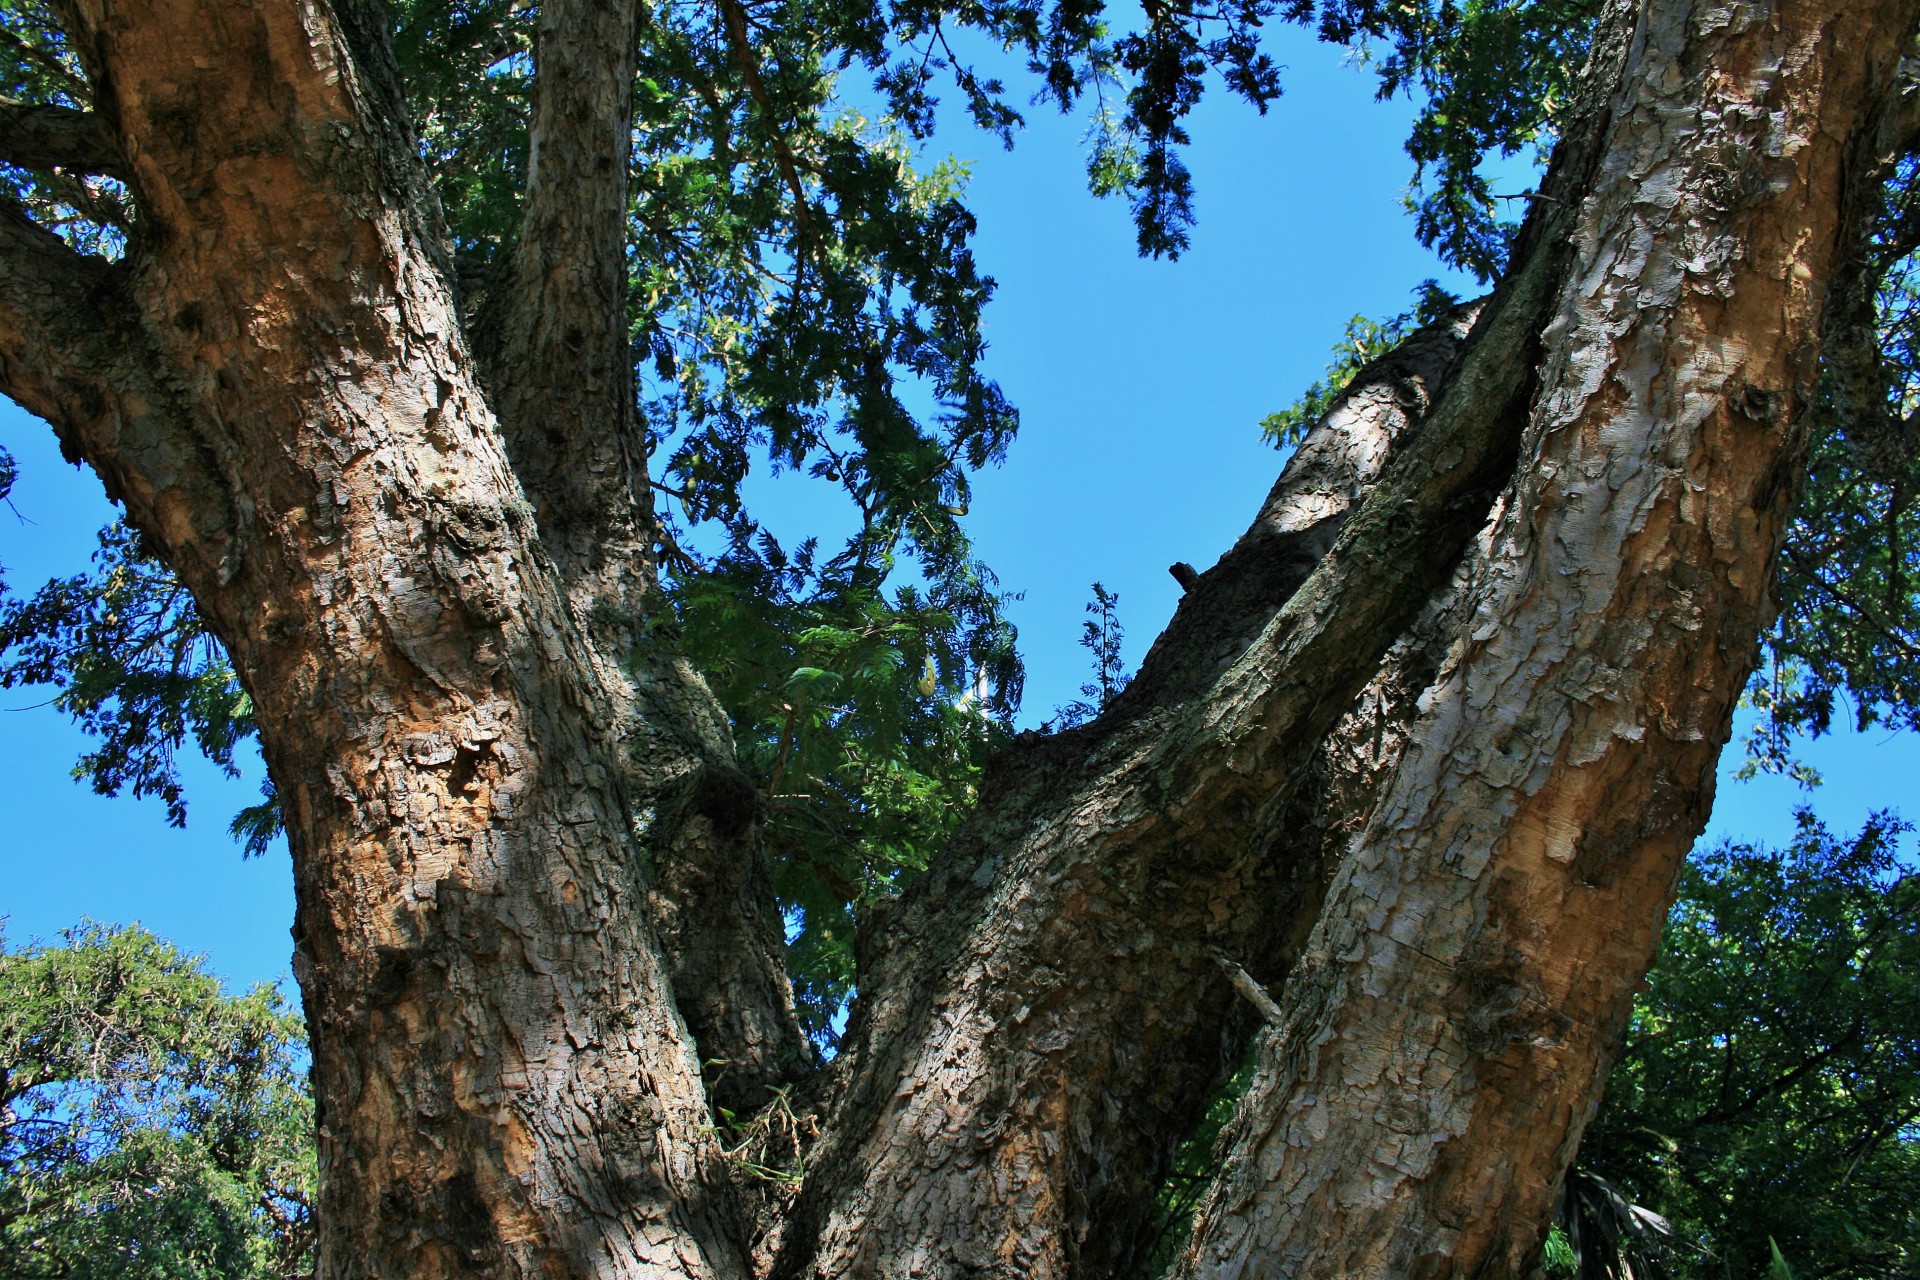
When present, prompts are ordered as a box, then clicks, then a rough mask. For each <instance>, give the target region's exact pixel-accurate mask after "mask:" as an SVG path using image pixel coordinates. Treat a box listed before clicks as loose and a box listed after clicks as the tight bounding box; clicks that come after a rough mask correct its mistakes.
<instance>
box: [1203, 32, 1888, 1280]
mask: <svg viewBox="0 0 1920 1280" xmlns="http://www.w3.org/2000/svg"><path fill="white" fill-rule="evenodd" d="M1615 12H1617V13H1626V14H1629V15H1633V16H1636V17H1637V19H1638V21H1637V29H1636V31H1635V33H1634V38H1633V41H1632V44H1631V50H1632V53H1631V57H1630V60H1629V61H1628V63H1627V64H1626V69H1625V74H1624V79H1623V82H1622V87H1621V90H1620V92H1619V94H1618V95H1617V97H1616V99H1615V103H1614V110H1613V113H1612V119H1611V122H1610V127H1609V132H1608V135H1607V138H1606V148H1607V149H1606V154H1605V158H1604V160H1603V162H1602V164H1601V166H1600V170H1599V175H1598V180H1597V181H1596V183H1595V185H1594V186H1593V188H1592V190H1591V191H1590V192H1588V193H1587V196H1586V198H1585V200H1583V202H1582V206H1581V219H1580V225H1579V228H1578V231H1577V233H1576V238H1575V243H1576V244H1577V246H1578V257H1577V260H1576V261H1575V262H1574V264H1573V265H1572V268H1571V270H1569V271H1568V272H1567V274H1566V280H1565V284H1564V285H1563V286H1562V291H1561V293H1560V297H1559V301H1558V304H1557V307H1556V312H1557V318H1556V320H1555V323H1554V330H1553V332H1554V339H1553V342H1552V346H1551V350H1552V358H1551V360H1550V362H1549V364H1548V366H1547V368H1546V370H1545V371H1544V377H1543V381H1544V385H1543V387H1542V391H1541V395H1540V397H1539V399H1538V400H1537V401H1536V405H1535V409H1534V413H1533V420H1532V422H1531V425H1530V427H1529V431H1528V438H1527V450H1526V463H1525V465H1524V466H1523V467H1522V469H1521V470H1520V471H1519V472H1518V473H1517V475H1516V478H1515V481H1514V484H1513V486H1512V487H1511V489H1510V490H1509V491H1508V493H1507V494H1506V496H1505V497H1504V499H1503V501H1502V504H1501V506H1500V508H1499V515H1498V518H1497V520H1496V521H1495V522H1494V524H1493V525H1492V527H1491V529H1490V530H1489V533H1488V536H1487V538H1486V540H1485V542H1484V543H1483V545H1482V548H1481V550H1480V552H1479V553H1478V555H1477V556H1476V560H1475V563H1474V565H1473V566H1472V568H1471V571H1470V572H1469V574H1468V580H1469V581H1470V582H1471V583H1472V588H1471V592H1470V596H1469V601H1468V603H1469V609H1470V612H1469V622H1468V629H1467V631H1466V632H1465V633H1464V634H1463V636H1462V637H1461V641H1460V642H1459V643H1458V644H1457V645H1456V646H1455V648H1454V650H1453V652H1452V654H1451V656H1450V658H1449V661H1448V664H1447V666H1446V667H1445V668H1444V669H1443V670H1442V672H1441V673H1440V676H1439V678H1438V679H1437V680H1436V681H1435V682H1434V684H1433V686H1432V687H1431V688H1430V689H1429V690H1428V691H1427V692H1426V694H1425V695H1424V697H1423V699H1422V702H1423V704H1424V706H1425V708H1426V709H1425V712H1424V714H1423V716H1422V719H1421V721H1420V723H1419V724H1418V725H1417V726H1416V727H1415V729H1414V731H1413V742H1412V744H1411V745H1410V747H1409V748H1408V749H1407V751H1406V752H1405V754H1404V755H1403V756H1402V758H1401V760H1400V762H1399V764H1398V767H1397V768H1396V769H1395V771H1394V773H1393V775H1392V777H1391V779H1390V780H1389V781H1388V784H1387V786H1386V788H1385V794H1384V797H1383V800H1382V803H1381V804H1380V806H1379V808H1378V809H1377V811H1376V813H1375V816H1374V818H1373V820H1372V821H1371V822H1370V823H1369V825H1368V827H1367V828H1366V830H1365V831H1364V832H1363V833H1362V835H1361V836H1360V837H1359V838H1358V839H1356V841H1355V843H1354V845H1353V849H1352V853H1351V856H1350V857H1349V858H1348V860H1347V861H1346V863H1345V864H1344V865H1343V866H1342V867H1341V869H1340V872H1339V876H1338V878H1337V880H1336V882H1335V884H1334V886H1333V888H1332V890H1331V891H1330V893H1329V895H1328V901H1327V906H1326V909H1325V911H1324V912H1323V913H1322V916H1321V920H1320V923H1319V925H1318V926H1317V928H1316V930H1315V934H1314V936H1313V938H1312V940H1311V941H1310V943H1309V946H1308V949H1307V952H1306V954H1305V956H1304V957H1303V959H1302V961H1301V964H1300V967H1299V969H1298V970H1297V972H1296V974H1295V976H1294V977H1293V979H1292V980H1291V981H1290V983H1289V986H1288V990H1287V992H1286V995H1285V999H1284V1003H1285V1005H1286V1007H1287V1018H1286V1021H1285V1024H1284V1025H1283V1026H1282V1027H1281V1028H1280V1029H1278V1030H1276V1031H1274V1032H1272V1033H1270V1034H1269V1035H1267V1036H1266V1037H1264V1038H1263V1042H1262V1044H1261V1050H1260V1058H1259V1070H1258V1073H1257V1075H1256V1077H1255V1080H1254V1083H1253V1086H1252V1087H1251V1088H1250V1090H1249V1092H1248V1094H1247V1096H1246V1098H1245V1099H1244V1100H1243V1102H1242V1104H1241V1107H1240V1110H1239V1113H1238V1116H1237V1118H1236V1120H1235V1122H1234V1130H1233V1133H1232V1137H1231V1140H1230V1144H1229V1147H1228V1161H1227V1166H1226V1169H1225V1171H1224V1172H1223V1174H1222V1175H1221V1177H1220V1179H1219V1182H1218V1184H1217V1185H1216V1187H1215V1188H1214V1190H1213V1192H1212V1194H1211V1197H1210V1199H1209V1202H1208V1204H1207V1206H1206V1207H1205V1209H1204V1211H1203V1213H1202V1217H1201V1220H1200V1222H1199V1224H1198V1226H1197V1230H1196V1234H1195V1237H1194V1240H1193V1243H1192V1247H1191V1250H1190V1252H1189V1254H1188V1256H1187V1257H1186V1259H1185V1261H1184V1263H1183V1265H1182V1267H1181V1268H1180V1270H1179V1272H1178V1274H1179V1275H1182V1276H1205V1277H1209V1278H1218V1280H1231V1278H1234V1277H1253V1276H1267V1275H1286V1276H1292V1277H1301V1278H1303V1280H1307V1278H1312V1277H1349V1276H1386V1275H1430V1276H1449V1275H1473V1276H1503V1277H1504V1276H1514V1277H1518V1276H1523V1275H1528V1274H1534V1273H1536V1271H1537V1265H1538V1256H1539V1248H1540V1240H1541V1238H1542V1236H1543V1235H1544V1232H1545V1228H1546V1224H1547V1221H1548V1218H1549V1215H1550V1213H1551V1210H1552V1206H1553V1203H1554V1199H1555V1196H1556V1194H1557V1187H1558V1184H1559V1180H1560V1178H1561V1175H1562V1173H1563V1171H1564V1169H1565V1166H1566V1163H1567V1161H1568V1160H1569V1159H1570V1158H1571V1156H1572V1153H1573V1150H1574V1147H1575V1145H1576V1144H1577V1142H1578V1140H1579V1136H1580V1132H1581V1130H1582V1128H1583V1127H1584V1125H1585V1123H1586V1120H1587V1118H1588V1116H1589V1115H1590V1114H1591V1112H1592V1108H1593V1103H1594V1098H1595V1093H1596V1088H1597V1085H1598V1082H1599V1080H1600V1078H1601V1075H1602V1074H1603V1072H1604V1071H1605V1069H1606V1067H1607V1065H1608V1063H1609V1062H1610V1060H1611V1058H1612V1055H1613V1053H1614V1052H1615V1048H1616V1046H1617V1043H1618V1037H1619V1034H1620V1031H1621V1029H1622V1028H1623V1026H1624V1024H1625V1021H1626V1017H1627V1014H1628V1012H1629V1009H1630V1006H1631V1001H1632V995H1633V991H1634V989H1635V986H1636V984H1637V983H1638V981H1639V979H1640V978H1641V977H1642V975H1644V973H1645V971H1646V968H1647V966H1648V964H1649V963H1650V961H1651V959H1652V954H1653V949H1654V946H1655V943H1656V940H1657V938H1658V933H1659V927H1660V921H1661V919H1662V918H1663V916H1664V914H1665V910H1666V906H1667V903H1668V899H1669V895H1670V893H1671V887H1672V885H1673V882H1674V878H1675V875H1676V873H1677V871H1678V867H1679V863H1680V860H1681V859H1682V858H1683V857H1684V856H1685V854H1686V852H1687V849H1688V848H1689V846H1690V845H1691V843H1692V841H1693V839H1694V838H1695V837H1696V836H1697V835H1698V833H1699V831H1700V830H1701V827H1702V826H1703V824H1704V822H1705V819H1706V815H1707V812H1708V809H1709V806H1710V803H1711V800H1712V792H1713V778H1714V767H1715V762H1716V760H1717V757H1718V755H1719V751H1720V748H1721V746H1722V745H1723V744H1724V743H1725V741H1726V738H1727V736H1728V732H1729V725H1730V719H1731V715H1732V709H1733V704H1734V700H1735V698H1736V697H1737V696H1738V694H1739V692H1740V690H1741V688H1742V687H1743V685H1744V681H1745V678H1746V675H1747V673H1748V672H1749V671H1750V669H1751V665H1752V661H1753V653H1754V641H1755V637H1756V635H1757V633H1758V631H1759V628H1760V626H1761V624H1762V622H1763V621H1764V619H1765V616H1766V614H1767V611H1768V602H1767V595H1768V586H1769V583H1770V580H1771V571H1772V568H1773V561H1774V559H1775V557H1776V555H1777V552H1778V548H1779V545H1780V539H1781V537H1782V534H1783V530H1784V526H1785V522H1786V519H1787V516H1788V513H1789V511H1790V509H1791V507H1792V504H1793V501H1794V497H1795V494H1796V492H1797V490H1798V488H1799V486H1800V484H1801V473H1802V471H1803V451H1804V432H1805V422H1804V417H1803V413H1804V410H1805V409H1806V407H1807V405H1808V403H1809V400H1810V397H1811V393H1812V389H1813V383H1814V377H1815V372H1816V359H1815V357H1816V352H1817V346H1816V343H1815V340H1814V339H1815V335H1816V333H1817V331H1818V325H1819V317H1820V309H1821V303H1822V298H1823V294H1824V292H1825V285H1826V281H1827V279H1828V277H1829V274H1830V272H1831V269H1832V264H1833V261H1834V256H1835V253H1836V250H1837V248H1838V247H1839V246H1840V244H1841V243H1842V242H1843V241H1844V239H1845V236H1844V235H1843V230H1842V228H1843V226H1844V221H1845V216H1844V214H1843V203H1844V201H1843V197H1844V196H1845V194H1846V193H1847V192H1848V191H1849V188H1850V186H1851V183H1852V179H1853V177H1854V176H1856V175H1857V174H1859V173H1860V172H1861V169H1862V166H1863V165H1866V166H1869V167H1870V166H1872V165H1874V164H1877V163H1878V160H1879V156H1878V155H1877V154H1876V153H1875V152H1874V142H1875V138H1874V133H1875V131H1874V128H1873V122H1874V116H1875V114H1876V109H1877V107H1878V106H1879V104H1880V103H1881V102H1882V101H1884V98H1885V95H1886V93H1887V91H1888V88H1889V86H1890V84H1891V83H1892V81H1893V71H1894V67H1895V65H1896V63H1897V62H1898V60H1899V57H1900V55H1901V53H1902V52H1903V51H1904V49H1905V47H1906V44H1907V41H1908V40H1910V39H1911V38H1912V34H1913V31H1914V26H1915V21H1916V16H1917V15H1920V6H1916V5H1915V4H1913V3H1912V2H1911V0H1888V2H1886V3H1880V4H1869V5H1854V4H1840V3H1834V2H1833V0H1799V2H1795V0H1788V2H1786V3H1781V4H1778V5H1776V6H1773V7H1772V8H1771V9H1768V8H1762V7H1756V8H1752V9H1747V10H1727V9H1709V8H1707V7H1706V6H1693V5H1688V4H1684V3H1680V4H1658V5H1654V6H1651V7H1644V6H1633V5H1623V6H1618V7H1617V8H1616V10H1615Z"/></svg>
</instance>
